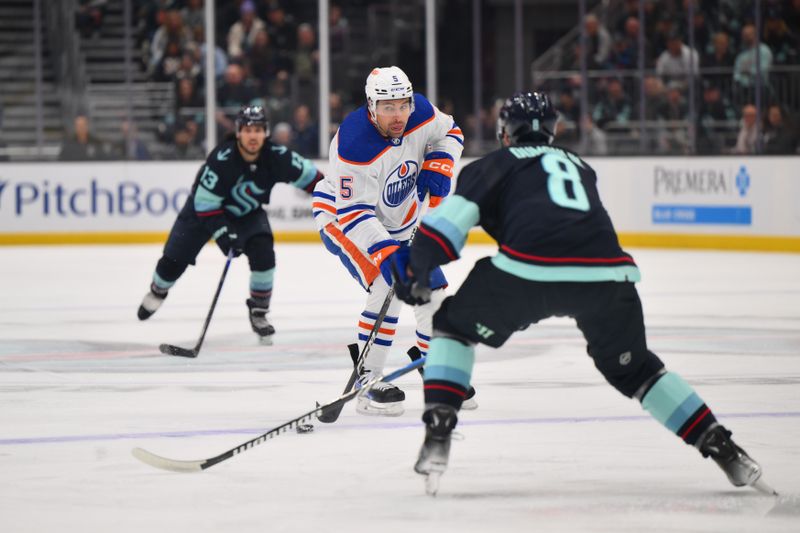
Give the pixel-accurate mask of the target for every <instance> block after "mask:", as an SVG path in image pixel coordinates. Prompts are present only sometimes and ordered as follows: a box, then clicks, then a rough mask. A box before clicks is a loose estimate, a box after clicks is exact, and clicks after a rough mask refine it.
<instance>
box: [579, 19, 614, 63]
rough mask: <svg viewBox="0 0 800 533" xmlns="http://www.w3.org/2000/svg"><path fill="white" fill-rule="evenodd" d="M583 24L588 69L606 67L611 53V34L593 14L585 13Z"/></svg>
mask: <svg viewBox="0 0 800 533" xmlns="http://www.w3.org/2000/svg"><path fill="white" fill-rule="evenodd" d="M583 25H584V28H586V43H587V49H586V54H587V64H588V67H589V69H591V70H594V69H603V68H606V67H607V66H608V60H609V56H610V55H611V44H612V41H611V34H610V33H608V30H607V29H606V28H605V27H604V26H603V25H602V24H600V21H599V20H598V19H597V17H596V16H595V15H593V14H589V15H586V17H585V18H584V22H583Z"/></svg>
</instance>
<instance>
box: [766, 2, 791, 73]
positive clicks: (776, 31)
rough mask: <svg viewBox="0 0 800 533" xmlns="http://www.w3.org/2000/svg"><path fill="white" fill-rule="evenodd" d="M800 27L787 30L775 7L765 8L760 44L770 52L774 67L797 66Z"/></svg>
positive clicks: (787, 27)
mask: <svg viewBox="0 0 800 533" xmlns="http://www.w3.org/2000/svg"><path fill="white" fill-rule="evenodd" d="M798 32H800V26H795V27H794V32H793V31H791V30H790V29H789V26H788V25H787V24H786V21H785V20H784V19H783V18H782V17H781V12H780V9H779V8H778V7H777V6H770V7H768V8H767V13H766V17H765V19H764V36H763V38H762V42H763V43H764V44H765V45H767V46H768V47H769V49H770V50H771V51H772V53H773V55H774V59H775V64H776V65H797V64H798V62H800V61H798V52H800V50H798V45H800V42H798Z"/></svg>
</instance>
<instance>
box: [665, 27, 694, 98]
mask: <svg viewBox="0 0 800 533" xmlns="http://www.w3.org/2000/svg"><path fill="white" fill-rule="evenodd" d="M699 64H700V60H699V58H698V55H697V51H696V50H693V49H691V48H689V47H688V46H686V45H685V44H683V38H682V37H681V35H680V33H678V32H673V33H671V34H670V36H669V40H668V41H667V49H666V50H664V51H663V52H662V53H661V55H660V56H658V60H657V61H656V74H658V75H659V76H660V77H661V80H662V81H663V82H664V83H669V82H671V81H678V82H680V83H682V84H683V86H684V87H686V86H688V83H689V76H690V75H693V76H696V75H697V72H698V67H699Z"/></svg>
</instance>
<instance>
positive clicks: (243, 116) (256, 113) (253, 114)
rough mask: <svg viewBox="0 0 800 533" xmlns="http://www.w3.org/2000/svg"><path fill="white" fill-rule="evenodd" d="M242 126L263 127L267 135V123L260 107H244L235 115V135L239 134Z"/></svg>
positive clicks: (265, 115)
mask: <svg viewBox="0 0 800 533" xmlns="http://www.w3.org/2000/svg"><path fill="white" fill-rule="evenodd" d="M244 126H263V127H264V131H266V133H267V135H269V121H268V120H267V114H266V113H265V112H264V108H263V107H261V106H260V105H246V106H244V107H242V108H241V109H240V110H239V113H237V114H236V133H239V132H240V131H241V130H242V128H243V127H244Z"/></svg>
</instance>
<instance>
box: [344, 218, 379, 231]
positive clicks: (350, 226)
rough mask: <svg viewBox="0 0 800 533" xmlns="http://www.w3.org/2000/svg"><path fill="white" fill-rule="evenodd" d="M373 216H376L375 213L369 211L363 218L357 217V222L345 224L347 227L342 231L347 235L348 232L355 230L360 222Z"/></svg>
mask: <svg viewBox="0 0 800 533" xmlns="http://www.w3.org/2000/svg"><path fill="white" fill-rule="evenodd" d="M371 218H375V215H373V214H372V213H369V214H366V215H364V216H362V217H361V218H358V219H356V221H355V222H351V223H350V224H348V225H347V226H345V227H344V229H342V233H344V234H345V235H347V234H348V233H350V232H351V231H352V230H354V229H355V227H356V226H358V225H359V224H361V223H362V222H364V221H365V220H369V219H371Z"/></svg>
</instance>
